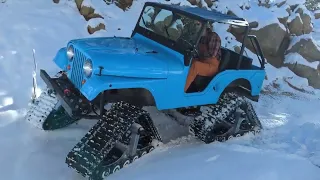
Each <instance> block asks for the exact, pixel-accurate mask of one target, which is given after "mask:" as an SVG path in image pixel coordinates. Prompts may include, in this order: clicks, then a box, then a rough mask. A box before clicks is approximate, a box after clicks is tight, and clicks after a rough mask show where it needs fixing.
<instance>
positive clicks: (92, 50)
mask: <svg viewBox="0 0 320 180" xmlns="http://www.w3.org/2000/svg"><path fill="white" fill-rule="evenodd" d="M71 43H72V44H73V45H74V47H75V48H77V49H79V50H80V51H81V52H85V55H86V56H87V57H89V58H90V59H91V60H92V63H93V68H94V74H99V72H100V68H99V67H103V69H102V71H101V73H102V75H113V76H126V77H136V78H166V77H167V73H168V69H167V64H166V61H165V59H167V58H168V57H167V56H166V58H165V57H164V54H163V53H161V52H155V50H154V49H151V48H149V47H147V46H146V45H144V44H142V43H139V42H138V41H137V40H135V39H130V38H121V37H116V38H112V37H110V38H90V39H81V40H74V41H71Z"/></svg>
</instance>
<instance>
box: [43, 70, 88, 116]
mask: <svg viewBox="0 0 320 180" xmlns="http://www.w3.org/2000/svg"><path fill="white" fill-rule="evenodd" d="M40 77H41V78H42V79H43V81H44V82H45V83H46V84H47V86H48V88H50V89H52V90H54V91H55V93H56V96H57V98H58V99H59V101H60V102H61V105H62V107H63V108H64V109H65V111H66V112H67V113H68V114H69V116H70V117H72V118H76V119H79V118H82V117H83V114H84V113H85V114H86V113H87V112H88V111H90V102H89V101H88V100H87V99H86V98H85V97H84V96H83V95H82V94H81V92H80V91H79V90H78V89H77V88H75V86H74V85H73V84H72V82H71V81H70V80H69V79H68V77H67V75H66V74H64V73H62V74H61V76H60V77H57V78H51V77H50V76H49V75H48V73H47V72H46V71H45V70H43V69H40Z"/></svg>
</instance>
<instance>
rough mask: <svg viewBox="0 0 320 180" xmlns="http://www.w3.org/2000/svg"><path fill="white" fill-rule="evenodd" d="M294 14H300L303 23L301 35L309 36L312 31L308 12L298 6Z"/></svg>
mask: <svg viewBox="0 0 320 180" xmlns="http://www.w3.org/2000/svg"><path fill="white" fill-rule="evenodd" d="M294 12H295V13H299V14H300V17H301V20H302V22H303V33H304V34H309V33H310V32H311V31H312V29H313V26H312V22H311V14H310V12H309V11H308V10H307V9H306V8H305V7H304V6H298V7H297V8H296V10H295V11H294Z"/></svg>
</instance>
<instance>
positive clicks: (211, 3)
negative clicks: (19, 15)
mask: <svg viewBox="0 0 320 180" xmlns="http://www.w3.org/2000/svg"><path fill="white" fill-rule="evenodd" d="M204 2H206V3H207V6H208V7H209V8H211V7H212V5H213V2H212V1H211V0H204Z"/></svg>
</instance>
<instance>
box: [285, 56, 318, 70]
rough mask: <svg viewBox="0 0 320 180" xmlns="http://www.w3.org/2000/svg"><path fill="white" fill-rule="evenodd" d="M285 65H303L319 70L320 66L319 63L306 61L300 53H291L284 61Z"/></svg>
mask: <svg viewBox="0 0 320 180" xmlns="http://www.w3.org/2000/svg"><path fill="white" fill-rule="evenodd" d="M284 63H285V64H296V63H297V64H302V65H305V66H308V67H311V68H313V69H317V68H318V66H319V63H320V62H319V61H315V62H309V61H307V60H306V59H304V58H303V57H302V56H301V55H300V54H299V53H289V54H287V55H286V56H285V60H284Z"/></svg>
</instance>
